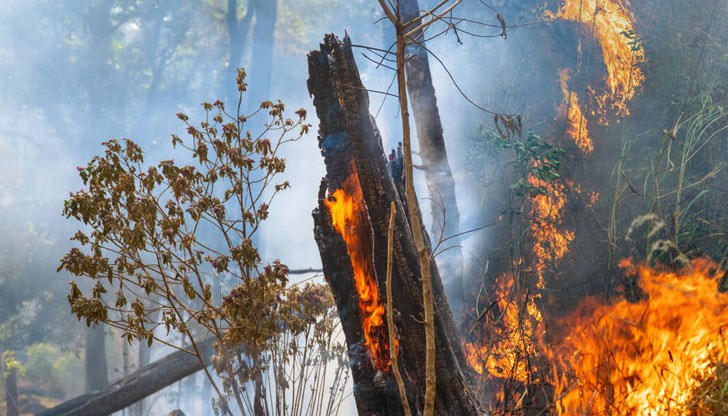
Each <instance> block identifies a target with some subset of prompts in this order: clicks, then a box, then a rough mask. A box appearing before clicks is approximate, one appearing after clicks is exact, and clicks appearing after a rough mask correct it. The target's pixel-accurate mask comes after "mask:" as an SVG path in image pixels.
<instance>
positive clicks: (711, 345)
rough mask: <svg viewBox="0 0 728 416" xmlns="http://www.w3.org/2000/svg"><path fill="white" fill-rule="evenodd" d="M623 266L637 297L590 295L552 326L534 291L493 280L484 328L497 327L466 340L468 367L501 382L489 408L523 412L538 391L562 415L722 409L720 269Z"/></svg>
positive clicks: (726, 297) (727, 310)
mask: <svg viewBox="0 0 728 416" xmlns="http://www.w3.org/2000/svg"><path fill="white" fill-rule="evenodd" d="M620 267H621V268H622V269H623V270H624V271H625V273H627V274H628V275H635V277H636V278H637V279H638V282H639V284H640V286H641V289H642V291H643V293H644V297H643V298H642V299H641V300H640V301H638V302H634V303H633V302H629V301H627V300H619V301H616V302H614V303H608V302H605V301H603V300H601V299H597V298H595V297H590V298H586V299H585V300H584V301H583V302H582V303H581V305H580V306H579V307H578V308H576V309H575V310H574V311H573V312H572V313H570V314H568V315H567V316H565V317H562V318H558V319H554V320H553V322H551V324H550V325H549V328H551V329H550V330H549V331H548V332H547V331H546V325H545V323H544V321H543V320H542V316H541V312H540V310H539V308H538V306H537V305H536V303H535V301H534V297H533V296H529V294H528V292H527V291H523V290H521V289H519V290H514V279H512V278H510V277H509V276H501V277H499V278H498V280H497V283H496V284H497V292H496V293H497V296H498V298H497V300H496V303H495V304H494V305H493V309H494V310H496V311H497V312H496V313H495V314H487V315H486V316H487V318H486V321H487V322H486V326H487V327H489V328H491V327H492V328H497V329H494V330H493V331H492V332H491V333H490V334H489V336H488V337H487V338H486V339H485V340H484V342H481V343H477V344H475V343H473V344H470V343H469V344H466V354H467V358H468V361H469V363H470V364H471V366H472V367H473V369H474V370H475V371H477V372H478V373H480V374H484V371H487V373H485V374H484V376H485V377H486V378H490V379H497V380H501V381H502V383H499V385H500V386H499V390H498V391H497V395H496V396H497V397H496V399H497V404H494V405H492V406H491V410H492V411H493V413H494V414H522V411H523V410H524V409H523V407H524V406H525V404H527V403H531V404H532V403H533V401H534V400H537V398H535V397H530V398H528V399H527V400H524V398H525V397H526V396H528V395H529V394H531V395H532V396H533V395H536V394H538V393H534V392H538V391H543V392H548V393H547V395H548V396H549V397H550V398H549V400H550V401H551V405H550V406H553V408H554V409H555V411H556V414H559V415H578V414H592V415H665V414H716V413H714V412H713V411H714V409H718V408H721V409H722V407H721V406H724V405H723V404H722V402H723V401H724V396H725V393H724V388H723V383H725V380H726V378H727V377H726V375H728V374H727V372H726V369H725V367H726V360H727V359H728V357H727V356H726V346H727V345H728V344H727V343H726V341H727V340H726V335H725V328H726V326H727V325H728V307H727V306H726V305H728V294H726V293H720V292H719V290H718V285H719V282H720V280H721V279H722V278H723V277H724V275H725V272H724V271H721V269H720V268H719V267H718V266H717V265H716V264H715V263H712V262H711V261H709V260H706V259H694V260H692V262H691V263H690V265H689V266H688V267H685V268H683V269H681V270H679V271H674V270H670V269H663V268H661V267H654V268H653V267H649V266H646V265H641V264H634V263H633V262H632V261H631V260H630V259H625V260H623V261H622V262H621V263H620ZM491 316H497V318H496V319H498V320H499V322H494V321H493V319H492V318H491ZM529 390H530V391H531V393H529ZM498 406H502V407H503V408H504V409H505V410H499V409H494V407H498ZM546 406H547V405H544V407H546ZM721 414H722V413H721Z"/></svg>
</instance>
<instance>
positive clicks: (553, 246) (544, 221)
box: [528, 176, 574, 289]
mask: <svg viewBox="0 0 728 416" xmlns="http://www.w3.org/2000/svg"><path fill="white" fill-rule="evenodd" d="M528 182H529V183H530V184H531V185H533V186H537V187H543V188H545V189H546V190H547V193H546V195H543V194H538V195H536V196H535V197H533V198H531V214H532V216H533V219H532V220H531V233H532V234H533V238H534V240H535V243H534V245H533V253H534V254H535V256H536V271H537V273H538V288H539V289H543V288H544V284H545V283H544V281H543V274H544V272H545V271H546V269H547V268H548V266H549V264H555V263H556V262H558V261H559V260H561V259H562V258H563V257H564V255H565V254H566V252H567V251H569V245H570V244H571V241H572V240H573V239H574V232H573V231H570V230H566V229H563V227H561V226H562V222H561V216H562V214H563V213H564V207H565V206H566V187H565V186H564V185H563V184H561V183H559V182H549V183H546V182H544V181H542V180H539V179H537V178H535V177H533V176H529V177H528Z"/></svg>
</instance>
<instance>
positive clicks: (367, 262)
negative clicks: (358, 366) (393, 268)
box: [324, 172, 398, 372]
mask: <svg viewBox="0 0 728 416" xmlns="http://www.w3.org/2000/svg"><path fill="white" fill-rule="evenodd" d="M344 188H345V189H347V191H345V190H344V189H337V190H336V192H334V195H333V199H326V200H324V204H325V205H326V206H327V207H328V208H329V211H330V212H331V219H332V223H333V225H334V228H335V229H336V231H337V232H338V233H339V234H341V237H342V238H343V239H344V242H345V243H346V250H347V252H348V254H349V258H350V259H351V266H352V269H353V271H354V281H355V285H356V291H357V293H358V294H359V309H360V311H361V320H362V329H363V332H364V345H365V346H366V347H367V348H368V349H369V351H370V353H371V356H372V360H373V362H374V366H375V367H376V368H378V369H379V370H381V371H384V372H386V371H388V370H389V366H390V364H391V361H390V358H389V343H388V341H387V339H388V335H387V327H386V323H385V320H384V317H385V309H384V305H383V304H382V302H381V300H380V298H379V290H378V287H377V282H376V280H375V279H374V266H373V262H372V240H371V238H372V237H371V230H370V228H369V224H368V220H367V213H366V209H365V205H364V199H363V196H362V192H361V188H360V187H359V179H358V175H357V174H356V172H354V173H353V174H351V175H350V176H349V178H347V180H346V181H345V183H344ZM397 347H398V344H397V343H395V354H396V351H397Z"/></svg>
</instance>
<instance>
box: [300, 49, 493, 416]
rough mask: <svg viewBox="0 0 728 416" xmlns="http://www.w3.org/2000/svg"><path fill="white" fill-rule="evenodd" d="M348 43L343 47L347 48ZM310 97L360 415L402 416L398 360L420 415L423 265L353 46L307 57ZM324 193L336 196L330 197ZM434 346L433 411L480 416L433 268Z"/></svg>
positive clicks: (326, 261) (328, 243)
mask: <svg viewBox="0 0 728 416" xmlns="http://www.w3.org/2000/svg"><path fill="white" fill-rule="evenodd" d="M348 43H349V40H348V38H346V39H345V44H348ZM308 62H309V75H310V78H309V81H308V82H309V84H308V86H309V91H310V92H311V94H313V96H314V105H315V107H316V112H317V115H318V117H319V122H320V125H319V147H320V148H321V152H322V154H323V156H324V161H325V164H326V171H327V174H326V178H325V179H324V180H323V181H322V184H321V188H320V190H319V206H318V208H317V209H316V210H314V213H313V216H314V223H315V230H314V233H315V237H316V242H317V244H318V247H319V251H320V252H321V258H322V262H323V268H324V274H325V275H326V279H327V281H328V282H329V285H330V286H331V289H332V292H333V294H334V298H335V299H336V305H337V308H338V310H339V316H340V318H341V322H342V326H343V330H344V334H345V337H346V341H347V344H348V346H349V356H350V365H351V367H352V374H353V379H354V395H355V399H356V402H357V408H358V410H359V414H362V415H384V414H386V415H390V414H402V413H403V408H402V403H401V401H400V398H399V395H398V389H397V386H396V385H395V383H394V378H393V377H392V375H391V372H390V358H389V356H390V353H395V354H398V361H399V364H400V371H401V372H402V375H403V378H404V381H405V384H406V390H407V398H406V399H407V400H408V402H409V403H410V406H411V407H414V408H415V409H418V408H421V402H422V400H423V397H424V388H425V360H424V358H425V343H424V327H423V325H422V320H423V308H422V284H421V280H420V263H419V259H418V257H417V252H416V250H415V246H414V243H413V241H412V237H411V234H410V232H409V224H408V222H407V217H406V216H405V215H404V212H406V211H405V210H404V209H403V201H402V198H401V196H400V194H399V193H398V192H397V190H396V187H395V184H394V182H393V180H392V178H391V177H390V176H389V174H388V172H387V165H386V162H385V159H384V151H383V148H382V142H381V137H380V136H379V131H378V130H377V127H376V125H375V123H374V120H373V118H372V117H371V116H370V115H369V98H368V94H367V92H366V90H365V88H364V86H363V85H362V82H361V79H360V78H359V72H358V69H357V67H356V63H355V62H354V57H353V54H352V52H351V48H350V47H347V46H344V45H341V44H340V43H339V41H338V39H336V37H334V36H333V35H327V36H326V38H325V43H324V44H323V45H321V49H320V51H314V52H311V53H310V55H309V61H308ZM327 189H328V191H329V192H330V193H333V197H327ZM392 201H394V202H395V204H396V206H397V214H396V221H395V226H394V235H395V241H394V247H393V250H392V254H393V266H394V267H393V273H392V285H393V288H392V289H393V293H394V299H393V305H392V306H393V310H395V311H396V313H395V316H393V320H394V323H395V326H396V329H397V333H398V339H399V341H398V345H395V346H394V347H393V348H392V347H390V346H389V344H388V342H387V327H386V324H385V319H384V314H385V312H384V310H385V309H384V306H383V303H382V301H381V300H380V299H382V297H381V296H380V290H381V293H384V285H385V277H386V267H387V230H388V219H389V206H390V203H391V202H392ZM431 274H432V282H433V293H434V298H435V304H436V305H438V310H437V313H436V316H435V326H436V340H437V357H438V361H437V382H438V384H437V399H436V412H437V413H438V414H443V415H450V414H453V415H455V414H457V415H474V414H478V405H477V403H476V401H475V399H474V398H473V397H472V395H471V393H470V386H469V384H468V381H467V380H468V379H469V377H468V374H467V373H468V371H469V369H468V366H467V365H466V364H465V360H464V357H463V353H462V349H461V345H460V341H459V337H458V332H457V328H456V325H455V322H454V320H453V317H452V314H451V312H450V309H449V307H448V304H447V299H446V298H445V295H444V290H443V287H442V282H441V280H440V276H439V273H438V270H437V267H436V266H435V265H434V263H433V264H432V267H431Z"/></svg>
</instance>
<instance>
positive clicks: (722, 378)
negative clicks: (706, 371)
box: [685, 362, 728, 416]
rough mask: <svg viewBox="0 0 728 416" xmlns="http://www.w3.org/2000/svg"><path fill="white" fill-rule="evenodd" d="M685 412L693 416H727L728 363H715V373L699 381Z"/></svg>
mask: <svg viewBox="0 0 728 416" xmlns="http://www.w3.org/2000/svg"><path fill="white" fill-rule="evenodd" d="M685 410H686V411H687V412H688V413H687V414H690V415H693V416H707V415H728V363H723V362H719V363H717V364H716V366H715V371H714V372H713V373H712V374H711V375H710V376H708V377H706V378H705V379H704V380H701V383H700V385H699V386H698V387H697V388H696V389H695V390H694V391H693V395H692V398H691V400H690V401H689V402H688V403H687V406H686V409H685Z"/></svg>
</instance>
